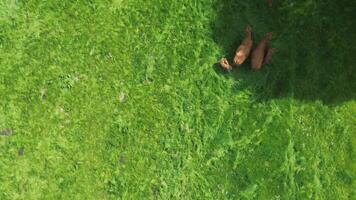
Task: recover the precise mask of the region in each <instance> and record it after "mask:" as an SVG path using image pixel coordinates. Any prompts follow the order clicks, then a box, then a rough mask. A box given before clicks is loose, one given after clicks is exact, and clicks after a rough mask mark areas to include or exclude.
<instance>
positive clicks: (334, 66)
mask: <svg viewBox="0 0 356 200" xmlns="http://www.w3.org/2000/svg"><path fill="white" fill-rule="evenodd" d="M273 2H274V3H273V6H272V7H269V6H268V4H267V2H266V1H264V0H262V1H261V0H250V1H236V0H221V1H218V3H216V5H215V9H216V11H217V17H216V20H215V22H214V23H213V31H214V40H215V41H216V43H218V44H219V45H220V46H221V48H222V53H223V54H225V56H226V57H227V58H228V60H229V61H230V62H231V61H232V57H233V54H234V52H235V50H236V48H237V47H238V45H239V43H240V42H241V41H242V40H243V38H244V28H245V27H246V25H248V24H249V25H251V26H252V29H253V40H254V46H255V45H256V44H257V43H258V42H259V40H260V39H261V38H262V37H263V35H264V34H265V33H267V32H270V31H272V32H273V33H274V35H273V39H272V40H271V42H270V46H271V47H273V48H276V49H277V52H276V53H275V54H274V56H273V57H272V62H271V63H270V64H269V65H266V66H264V67H263V69H262V70H260V71H258V72H252V71H251V70H250V69H249V66H250V61H249V60H248V61H247V62H245V63H244V64H243V65H242V66H240V67H239V68H238V69H236V68H235V69H234V70H233V71H232V72H229V73H225V72H223V71H222V70H220V69H219V67H218V66H216V65H215V66H214V68H215V70H216V72H217V73H221V74H225V75H226V76H233V77H234V78H236V79H238V80H241V81H237V82H238V83H239V84H238V85H236V87H235V88H234V89H236V90H238V89H240V88H241V87H251V88H253V90H254V91H255V94H256V97H257V98H258V99H259V100H269V99H274V98H281V97H286V96H289V97H293V98H296V99H299V100H306V101H316V100H320V101H322V102H323V103H325V104H329V105H335V104H339V103H342V102H344V101H348V100H351V99H355V97H356V74H355V73H356V70H355V67H356V66H355V65H356V1H349V0H341V1H321V0H308V1H307V0H301V1H292V0H287V1H277V0H275V1H273ZM222 56H224V55H222Z"/></svg>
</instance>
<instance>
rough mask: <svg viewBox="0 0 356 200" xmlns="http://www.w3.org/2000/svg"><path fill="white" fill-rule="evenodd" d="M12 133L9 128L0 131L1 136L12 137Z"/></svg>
mask: <svg viewBox="0 0 356 200" xmlns="http://www.w3.org/2000/svg"><path fill="white" fill-rule="evenodd" d="M12 133H13V131H12V129H11V128H5V129H2V130H0V135H2V136H10V135H12Z"/></svg>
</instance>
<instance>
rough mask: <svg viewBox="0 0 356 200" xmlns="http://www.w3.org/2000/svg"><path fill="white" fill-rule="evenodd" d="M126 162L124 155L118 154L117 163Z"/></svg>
mask: <svg viewBox="0 0 356 200" xmlns="http://www.w3.org/2000/svg"><path fill="white" fill-rule="evenodd" d="M125 163H126V158H125V156H124V155H120V157H119V164H120V165H124V164H125Z"/></svg>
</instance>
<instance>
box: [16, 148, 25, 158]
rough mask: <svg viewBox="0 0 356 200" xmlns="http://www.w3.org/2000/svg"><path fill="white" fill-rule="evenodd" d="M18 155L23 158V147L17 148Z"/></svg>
mask: <svg viewBox="0 0 356 200" xmlns="http://www.w3.org/2000/svg"><path fill="white" fill-rule="evenodd" d="M18 154H19V156H23V155H24V154H25V149H24V148H23V147H21V148H19V152H18Z"/></svg>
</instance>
